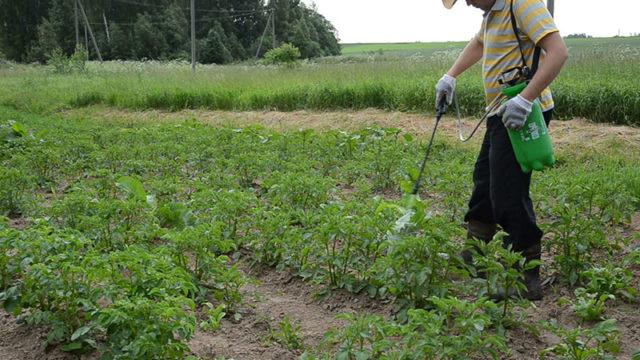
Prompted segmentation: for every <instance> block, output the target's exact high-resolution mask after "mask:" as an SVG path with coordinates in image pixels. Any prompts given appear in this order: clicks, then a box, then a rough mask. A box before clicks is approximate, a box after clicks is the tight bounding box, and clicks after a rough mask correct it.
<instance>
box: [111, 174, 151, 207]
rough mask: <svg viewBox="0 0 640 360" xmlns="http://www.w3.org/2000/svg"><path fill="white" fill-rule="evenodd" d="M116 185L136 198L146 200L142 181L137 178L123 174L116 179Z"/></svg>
mask: <svg viewBox="0 0 640 360" xmlns="http://www.w3.org/2000/svg"><path fill="white" fill-rule="evenodd" d="M116 186H117V187H119V188H120V189H122V190H124V191H125V192H126V193H128V194H129V195H130V196H133V197H134V198H135V199H137V200H140V201H147V193H146V192H145V191H144V186H142V183H141V182H140V180H138V179H135V178H132V177H130V176H123V177H121V178H120V179H118V181H117V182H116Z"/></svg>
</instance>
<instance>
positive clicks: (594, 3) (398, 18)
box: [303, 0, 640, 43]
mask: <svg viewBox="0 0 640 360" xmlns="http://www.w3.org/2000/svg"><path fill="white" fill-rule="evenodd" d="M303 1H304V2H305V3H307V4H312V3H315V5H316V7H317V9H318V11H319V12H320V13H321V14H322V15H324V16H325V17H326V18H327V19H328V20H329V21H330V22H331V23H332V24H333V25H334V26H335V27H336V29H337V30H338V36H339V38H340V42H341V43H363V42H364V43H377V42H414V41H424V42H430V41H466V40H469V39H471V38H472V37H473V35H474V34H475V33H476V32H477V31H478V29H479V28H480V23H481V21H482V10H480V9H477V8H474V7H470V6H467V4H466V2H465V0H458V3H457V4H456V5H455V6H454V8H453V9H452V10H446V9H445V8H444V7H443V6H442V2H441V0H394V1H389V0H303ZM639 14H640V1H638V0H608V1H603V0H556V1H555V18H556V24H557V26H558V28H559V29H560V33H561V34H562V35H569V34H577V33H586V34H589V35H592V36H596V37H607V36H614V35H618V34H620V35H623V36H626V35H630V34H631V33H640V20H639Z"/></svg>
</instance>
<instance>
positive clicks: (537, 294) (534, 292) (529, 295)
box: [522, 244, 542, 300]
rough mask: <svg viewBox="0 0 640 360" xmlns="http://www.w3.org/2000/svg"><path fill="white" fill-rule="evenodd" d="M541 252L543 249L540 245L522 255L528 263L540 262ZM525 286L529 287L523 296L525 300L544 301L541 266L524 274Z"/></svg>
mask: <svg viewBox="0 0 640 360" xmlns="http://www.w3.org/2000/svg"><path fill="white" fill-rule="evenodd" d="M541 250H542V247H541V246H540V244H536V245H534V246H531V247H529V248H527V249H525V250H524V251H522V255H523V256H524V257H525V259H527V261H531V260H540V259H541V256H540V255H541ZM524 285H525V286H526V287H527V291H526V292H525V293H524V294H522V297H523V298H525V299H527V300H542V285H541V283H540V266H539V265H538V266H536V267H534V268H533V269H531V270H527V271H525V272H524Z"/></svg>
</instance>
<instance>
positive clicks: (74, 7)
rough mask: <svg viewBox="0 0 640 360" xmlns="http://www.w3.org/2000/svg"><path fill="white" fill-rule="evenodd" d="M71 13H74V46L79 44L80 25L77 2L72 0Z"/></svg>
mask: <svg viewBox="0 0 640 360" xmlns="http://www.w3.org/2000/svg"><path fill="white" fill-rule="evenodd" d="M73 14H74V15H75V24H76V48H77V47H78V45H80V26H79V24H78V2H77V1H76V0H73Z"/></svg>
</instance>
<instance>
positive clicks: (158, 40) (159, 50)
mask: <svg viewBox="0 0 640 360" xmlns="http://www.w3.org/2000/svg"><path fill="white" fill-rule="evenodd" d="M133 34H134V43H135V46H136V56H137V57H138V59H144V58H148V59H160V58H162V57H164V56H165V54H166V52H167V49H168V45H167V41H166V40H165V38H164V35H163V34H162V31H160V29H159V28H158V27H157V26H156V25H154V24H153V23H152V22H151V16H150V15H149V14H147V13H144V14H138V20H137V21H136V23H135V25H134V26H133Z"/></svg>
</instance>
